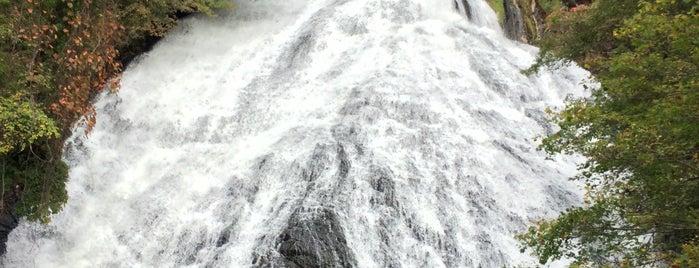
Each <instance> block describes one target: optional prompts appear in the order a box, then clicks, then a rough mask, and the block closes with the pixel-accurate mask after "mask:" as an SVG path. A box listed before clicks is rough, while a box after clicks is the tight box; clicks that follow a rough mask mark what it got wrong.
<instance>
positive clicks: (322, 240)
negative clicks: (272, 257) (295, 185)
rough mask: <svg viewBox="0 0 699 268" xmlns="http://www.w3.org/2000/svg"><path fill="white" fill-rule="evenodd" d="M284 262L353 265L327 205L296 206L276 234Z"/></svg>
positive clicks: (335, 217) (334, 218)
mask: <svg viewBox="0 0 699 268" xmlns="http://www.w3.org/2000/svg"><path fill="white" fill-rule="evenodd" d="M278 250H279V253H280V254H281V255H282V262H283V264H284V266H286V267H289V268H296V267H298V268H300V267H304V268H306V267H354V266H355V261H354V259H353V257H352V255H351V250H350V248H349V247H348V246H347V241H346V240H345V235H344V231H343V229H342V226H340V223H339V220H338V219H337V215H336V214H335V213H334V212H333V211H332V210H330V209H328V208H315V209H299V210H297V211H296V212H294V213H293V215H292V216H291V218H290V219H289V222H288V226H287V228H286V230H284V231H283V232H282V234H281V235H280V236H279V238H278Z"/></svg>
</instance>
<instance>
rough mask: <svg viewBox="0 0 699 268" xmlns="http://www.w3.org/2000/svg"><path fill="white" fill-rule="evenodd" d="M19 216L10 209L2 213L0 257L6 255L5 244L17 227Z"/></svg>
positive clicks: (0, 218)
mask: <svg viewBox="0 0 699 268" xmlns="http://www.w3.org/2000/svg"><path fill="white" fill-rule="evenodd" d="M17 223H18V221H17V216H16V215H15V214H14V213H12V211H11V210H10V209H5V210H3V211H2V212H0V255H2V254H5V251H6V248H5V243H6V242H7V236H8V235H10V232H11V231H12V229H14V228H15V227H17Z"/></svg>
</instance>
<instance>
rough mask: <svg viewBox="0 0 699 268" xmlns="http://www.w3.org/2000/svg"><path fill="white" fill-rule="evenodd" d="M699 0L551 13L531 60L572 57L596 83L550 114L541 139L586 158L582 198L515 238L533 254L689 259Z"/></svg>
mask: <svg viewBox="0 0 699 268" xmlns="http://www.w3.org/2000/svg"><path fill="white" fill-rule="evenodd" d="M697 33H699V3H698V2H697V1H696V0H615V1H594V2H593V3H592V5H591V6H589V8H587V9H585V10H583V11H579V12H565V13H563V12H561V13H557V14H556V13H554V14H552V15H551V16H550V17H549V22H548V32H547V34H546V36H544V38H543V39H542V40H541V41H540V45H541V46H542V50H541V56H540V60H539V62H538V63H537V65H536V66H535V67H537V68H538V67H543V66H548V67H551V66H555V65H557V63H560V62H561V59H564V61H565V60H574V61H576V62H578V63H579V64H580V65H582V66H584V67H585V68H586V69H588V70H590V71H591V72H592V74H593V75H594V77H595V79H596V80H597V81H598V82H600V84H601V87H599V88H594V89H590V91H591V96H590V97H588V98H580V99H570V100H568V103H567V105H566V107H565V108H564V109H563V110H562V111H558V112H555V113H554V122H555V123H557V124H558V126H559V127H560V130H559V131H558V132H556V133H554V134H553V135H550V136H549V137H547V138H545V139H544V140H543V143H542V145H541V148H542V149H544V150H545V151H547V152H548V153H551V154H558V153H577V154H581V155H583V156H585V157H587V159H588V160H587V161H586V162H585V163H583V164H582V165H581V166H580V167H579V170H580V175H579V176H577V177H575V178H574V179H576V180H580V181H582V182H584V183H585V186H586V195H585V205H584V206H582V207H578V208H572V209H569V210H568V211H566V212H565V213H563V214H562V215H560V216H559V217H558V218H556V219H553V220H545V221H541V222H539V223H538V224H537V225H535V226H533V227H531V228H530V229H529V230H528V231H527V232H525V233H523V234H521V235H520V236H519V238H520V240H521V241H522V242H523V250H525V249H527V248H528V249H531V250H533V253H534V254H535V255H537V256H538V257H539V259H540V261H541V263H546V262H548V261H550V260H554V259H559V258H563V257H566V258H570V259H572V260H574V261H575V263H577V264H583V265H586V266H614V267H616V266H621V267H639V266H646V265H648V266H650V265H658V264H661V265H665V264H670V265H672V266H673V267H697V265H699V254H698V252H699V240H698V239H697V236H698V235H699V35H697Z"/></svg>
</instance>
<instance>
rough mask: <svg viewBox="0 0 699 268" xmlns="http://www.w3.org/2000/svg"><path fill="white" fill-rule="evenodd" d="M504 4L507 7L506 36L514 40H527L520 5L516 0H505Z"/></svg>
mask: <svg viewBox="0 0 699 268" xmlns="http://www.w3.org/2000/svg"><path fill="white" fill-rule="evenodd" d="M503 6H504V7H505V23H504V24H505V25H504V28H505V36H507V38H509V39H512V40H517V41H526V33H525V32H524V19H523V18H522V11H521V10H520V9H519V6H517V3H516V2H515V0H504V1H503Z"/></svg>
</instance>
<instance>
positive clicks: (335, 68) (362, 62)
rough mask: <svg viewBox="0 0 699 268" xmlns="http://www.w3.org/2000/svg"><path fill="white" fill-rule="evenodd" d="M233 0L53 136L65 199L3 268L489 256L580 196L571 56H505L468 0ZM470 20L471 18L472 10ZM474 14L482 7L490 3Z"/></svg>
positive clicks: (510, 254) (138, 64) (500, 253)
mask: <svg viewBox="0 0 699 268" xmlns="http://www.w3.org/2000/svg"><path fill="white" fill-rule="evenodd" d="M469 2H470V3H471V4H472V8H473V9H472V12H473V13H474V17H475V18H474V19H473V20H474V21H475V22H469V21H468V20H465V19H464V17H463V15H461V14H459V13H458V12H456V11H455V10H454V9H453V3H454V2H453V1H452V0H442V1H434V0H339V1H338V0H334V1H329V0H308V1H307V0H287V1H277V0H240V1H236V5H237V6H238V7H237V9H236V10H235V11H232V12H230V14H223V15H221V16H219V17H217V18H208V17H193V18H189V19H187V20H186V21H184V22H183V24H182V25H180V26H179V27H178V28H177V29H176V30H175V31H174V32H173V33H172V34H170V35H168V36H167V37H166V38H165V39H164V40H162V41H161V42H159V43H158V44H157V45H156V47H155V48H154V49H153V50H152V51H150V52H148V53H146V54H144V55H143V56H141V57H140V58H139V59H137V60H135V61H134V62H133V63H132V64H131V65H130V66H129V68H128V69H127V70H126V71H125V73H124V75H123V78H122V81H121V83H122V87H121V90H120V91H119V92H118V93H116V94H103V95H101V96H99V97H98V99H97V100H96V102H95V107H96V110H97V120H98V121H97V125H96V126H95V128H94V130H93V131H92V132H91V133H90V135H89V136H88V137H85V136H83V135H82V133H83V132H82V131H80V130H79V129H78V130H76V131H74V132H75V133H76V134H75V135H73V136H72V137H71V138H70V139H69V140H68V141H67V143H66V148H65V152H64V159H65V160H66V162H67V163H69V165H70V179H69V182H68V185H67V187H68V192H69V195H70V200H69V201H68V203H67V204H66V205H65V207H64V209H63V211H62V212H60V213H59V214H57V215H55V216H54V217H53V218H52V222H51V223H50V224H48V225H40V224H37V223H31V222H26V221H22V222H21V223H20V225H19V226H18V227H17V228H16V229H15V230H14V231H13V232H12V233H11V235H10V237H9V242H8V245H7V246H8V252H7V254H6V255H5V256H4V257H3V258H2V260H1V261H2V263H0V264H2V265H3V267H70V268H74V267H352V266H354V267H501V266H513V265H525V266H529V265H533V264H534V263H535V260H534V259H533V258H532V257H531V256H529V255H528V254H527V253H520V252H519V250H518V244H517V242H516V240H515V238H514V234H515V232H517V231H522V230H524V229H525V228H526V226H527V225H529V224H530V223H531V222H532V221H534V220H536V219H539V218H542V217H553V216H555V215H557V214H558V213H559V212H561V211H562V210H564V209H565V208H567V207H569V206H572V205H575V204H579V203H580V200H581V197H580V190H579V189H578V185H576V184H574V183H573V182H570V181H567V180H566V178H567V177H569V176H570V175H571V174H573V173H574V172H575V165H576V163H577V162H576V160H577V159H575V158H574V157H559V158H557V159H555V160H545V155H544V154H543V153H542V152H540V151H537V150H536V146H537V141H536V140H535V138H536V137H537V136H541V135H545V134H547V133H551V132H552V131H553V130H554V129H553V126H552V125H551V124H549V123H548V122H547V115H546V113H545V112H544V110H545V109H546V107H559V106H561V105H562V104H563V100H564V98H565V96H567V95H570V94H573V95H581V94H583V93H584V92H583V89H582V86H581V82H582V81H583V80H584V79H585V77H586V76H587V73H585V72H584V71H582V69H580V68H577V67H574V66H569V67H565V68H561V69H559V70H556V71H543V72H542V73H540V74H538V75H536V76H531V77H528V76H525V75H523V74H521V72H520V71H521V70H522V69H526V68H527V67H528V66H529V65H530V64H531V63H532V62H533V60H534V59H535V54H536V48H534V47H531V46H528V45H525V44H520V43H516V42H513V41H510V40H508V39H506V38H505V37H504V36H503V34H502V33H501V30H500V29H499V28H497V29H495V28H494V26H493V25H491V24H492V23H491V22H488V21H490V20H491V19H492V17H493V16H494V15H493V14H494V12H493V11H492V10H490V9H486V7H487V6H486V5H485V4H486V3H485V2H484V1H482V0H478V1H474V0H470V1H469ZM476 18H481V19H476ZM488 18H490V19H488Z"/></svg>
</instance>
